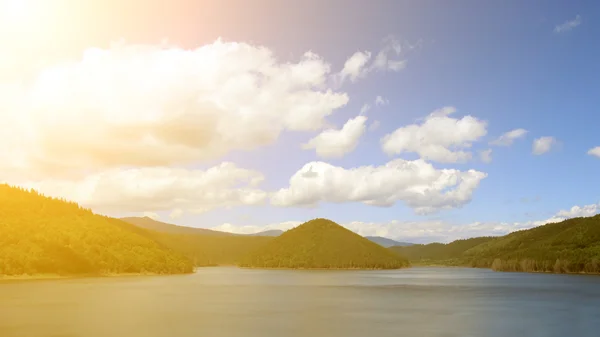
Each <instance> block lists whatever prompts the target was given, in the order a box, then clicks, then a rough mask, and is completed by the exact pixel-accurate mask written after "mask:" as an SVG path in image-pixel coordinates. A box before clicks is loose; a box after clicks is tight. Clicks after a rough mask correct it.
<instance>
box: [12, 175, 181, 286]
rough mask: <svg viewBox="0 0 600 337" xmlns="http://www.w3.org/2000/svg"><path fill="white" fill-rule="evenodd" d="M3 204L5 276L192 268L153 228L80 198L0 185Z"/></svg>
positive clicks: (150, 271) (178, 271)
mask: <svg viewBox="0 0 600 337" xmlns="http://www.w3.org/2000/svg"><path fill="white" fill-rule="evenodd" d="M0 205H1V207H0V275H37V274H55V275H103V274H122V273H153V274H173V273H188V272H192V271H193V265H192V262H191V261H190V260H189V259H187V258H185V257H184V256H182V255H181V254H178V253H176V252H174V251H172V250H171V249H169V248H167V247H165V246H163V245H161V244H160V243H158V242H157V241H155V240H153V238H152V237H150V236H149V235H148V231H145V230H142V229H140V228H138V227H135V226H133V225H131V224H128V223H125V222H123V221H120V220H118V219H114V218H109V217H105V216H101V215H96V214H94V213H92V212H91V211H90V210H88V209H84V208H82V207H80V206H79V205H77V204H76V203H72V202H67V201H64V200H60V199H54V198H49V197H45V196H43V195H41V194H39V193H37V192H35V191H33V190H31V191H28V190H25V189H21V188H15V187H11V186H8V185H0Z"/></svg>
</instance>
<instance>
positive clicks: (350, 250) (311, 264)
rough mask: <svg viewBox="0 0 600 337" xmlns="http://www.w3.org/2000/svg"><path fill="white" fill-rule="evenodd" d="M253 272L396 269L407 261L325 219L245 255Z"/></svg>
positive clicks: (284, 234)
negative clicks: (270, 270)
mask: <svg viewBox="0 0 600 337" xmlns="http://www.w3.org/2000/svg"><path fill="white" fill-rule="evenodd" d="M240 265H241V266H243V267H255V268H306V269H310V268H332V269H353V268H362V269H396V268H402V267H406V266H408V265H409V263H408V261H407V260H406V259H404V258H402V257H400V256H399V255H397V254H396V253H394V252H392V251H391V250H388V249H385V248H383V247H381V246H380V245H378V244H376V243H374V242H371V241H369V240H367V239H365V238H363V237H362V236H360V235H358V234H356V233H354V232H352V231H350V230H348V229H346V228H344V227H342V226H340V225H338V224H336V223H335V222H333V221H331V220H327V219H315V220H311V221H308V222H306V223H304V224H302V225H300V226H298V227H296V228H293V229H290V230H288V231H286V232H284V233H283V234H281V235H280V236H278V237H276V238H274V239H272V240H271V241H269V242H267V243H266V244H265V245H264V246H262V247H260V248H258V249H257V250H256V251H254V252H252V253H250V254H248V256H246V257H245V258H244V259H243V260H242V262H241V263H240Z"/></svg>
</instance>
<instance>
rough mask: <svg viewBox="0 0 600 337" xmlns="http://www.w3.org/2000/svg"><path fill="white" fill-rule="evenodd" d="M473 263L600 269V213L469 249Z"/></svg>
mask: <svg viewBox="0 0 600 337" xmlns="http://www.w3.org/2000/svg"><path fill="white" fill-rule="evenodd" d="M464 258H465V259H466V260H468V261H469V262H470V264H472V265H474V266H485V267H492V268H493V269H495V270H505V271H544V272H559V273H568V272H576V273H579V272H587V273H599V272H600V214H599V215H596V216H593V217H586V218H573V219H568V220H565V221H562V222H557V223H550V224H546V225H543V226H539V227H535V228H532V229H528V230H523V231H518V232H514V233H511V234H508V235H505V236H502V237H499V238H496V239H494V240H490V241H488V242H485V243H483V244H481V245H478V246H475V247H473V248H471V249H469V250H467V251H466V252H465V254H464Z"/></svg>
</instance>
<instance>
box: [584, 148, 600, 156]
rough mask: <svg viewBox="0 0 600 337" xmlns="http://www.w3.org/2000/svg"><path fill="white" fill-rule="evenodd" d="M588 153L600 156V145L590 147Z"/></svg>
mask: <svg viewBox="0 0 600 337" xmlns="http://www.w3.org/2000/svg"><path fill="white" fill-rule="evenodd" d="M587 153H588V154H589V155H590V156H596V157H598V158H600V146H596V147H595V148H593V149H590V150H589V151H588V152H587Z"/></svg>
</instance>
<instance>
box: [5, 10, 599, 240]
mask: <svg viewBox="0 0 600 337" xmlns="http://www.w3.org/2000/svg"><path fill="white" fill-rule="evenodd" d="M0 6H1V7H0V41H1V42H2V43H1V44H0V136H1V137H2V139H3V141H2V143H0V182H4V183H8V184H11V185H14V186H22V187H26V188H34V189H37V190H39V191H40V192H42V193H44V194H46V195H49V196H54V197H61V198H65V199H68V200H74V201H76V202H78V203H80V204H81V205H83V206H85V207H89V208H91V209H92V210H94V211H95V212H97V213H101V214H106V215H110V216H116V217H121V216H150V217H153V218H156V219H158V220H160V221H164V222H169V223H174V224H179V225H185V226H192V227H203V228H214V229H217V230H223V231H229V232H236V233H252V232H258V231H261V230H268V229H283V230H285V229H289V228H291V227H293V226H296V225H299V224H301V223H302V222H305V221H307V220H310V219H313V218H317V217H321V218H329V219H332V220H334V221H336V222H338V223H340V224H342V225H343V226H346V227H347V228H350V229H351V230H354V231H356V232H357V233H359V234H361V235H379V236H385V237H388V238H392V239H397V240H402V241H410V242H418V243H427V242H433V241H440V242H449V241H451V240H455V239H460V238H467V237H473V236H482V235H503V234H506V233H509V232H511V231H514V230H519V229H524V228H531V227H534V226H539V225H542V224H545V223H548V222H552V221H560V220H562V219H566V218H570V217H577V216H590V215H594V214H596V213H598V212H600V196H599V195H598V188H597V187H598V186H600V175H599V174H598V172H600V137H599V136H598V133H597V126H598V124H599V122H600V114H599V112H600V111H598V107H599V106H600V77H598V74H600V63H598V62H597V60H599V59H600V48H599V47H598V45H597V43H596V41H598V39H599V38H600V17H599V16H598V14H596V13H600V3H598V2H596V1H570V2H566V1H528V2H523V1H502V2H489V1H488V2H481V1H466V0H465V1H453V2H442V1H418V2H417V1H391V0H390V1H368V2H367V1H303V2H294V3H292V2H283V1H253V2H252V3H250V2H246V1H183V0H181V1H177V0H171V1H158V0H157V1H137V0H133V1H128V2H126V3H124V2H121V1H112V0H110V1H91V0H90V1H86V2H81V1H74V0H46V1H42V0H19V1H16V0H0Z"/></svg>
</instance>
